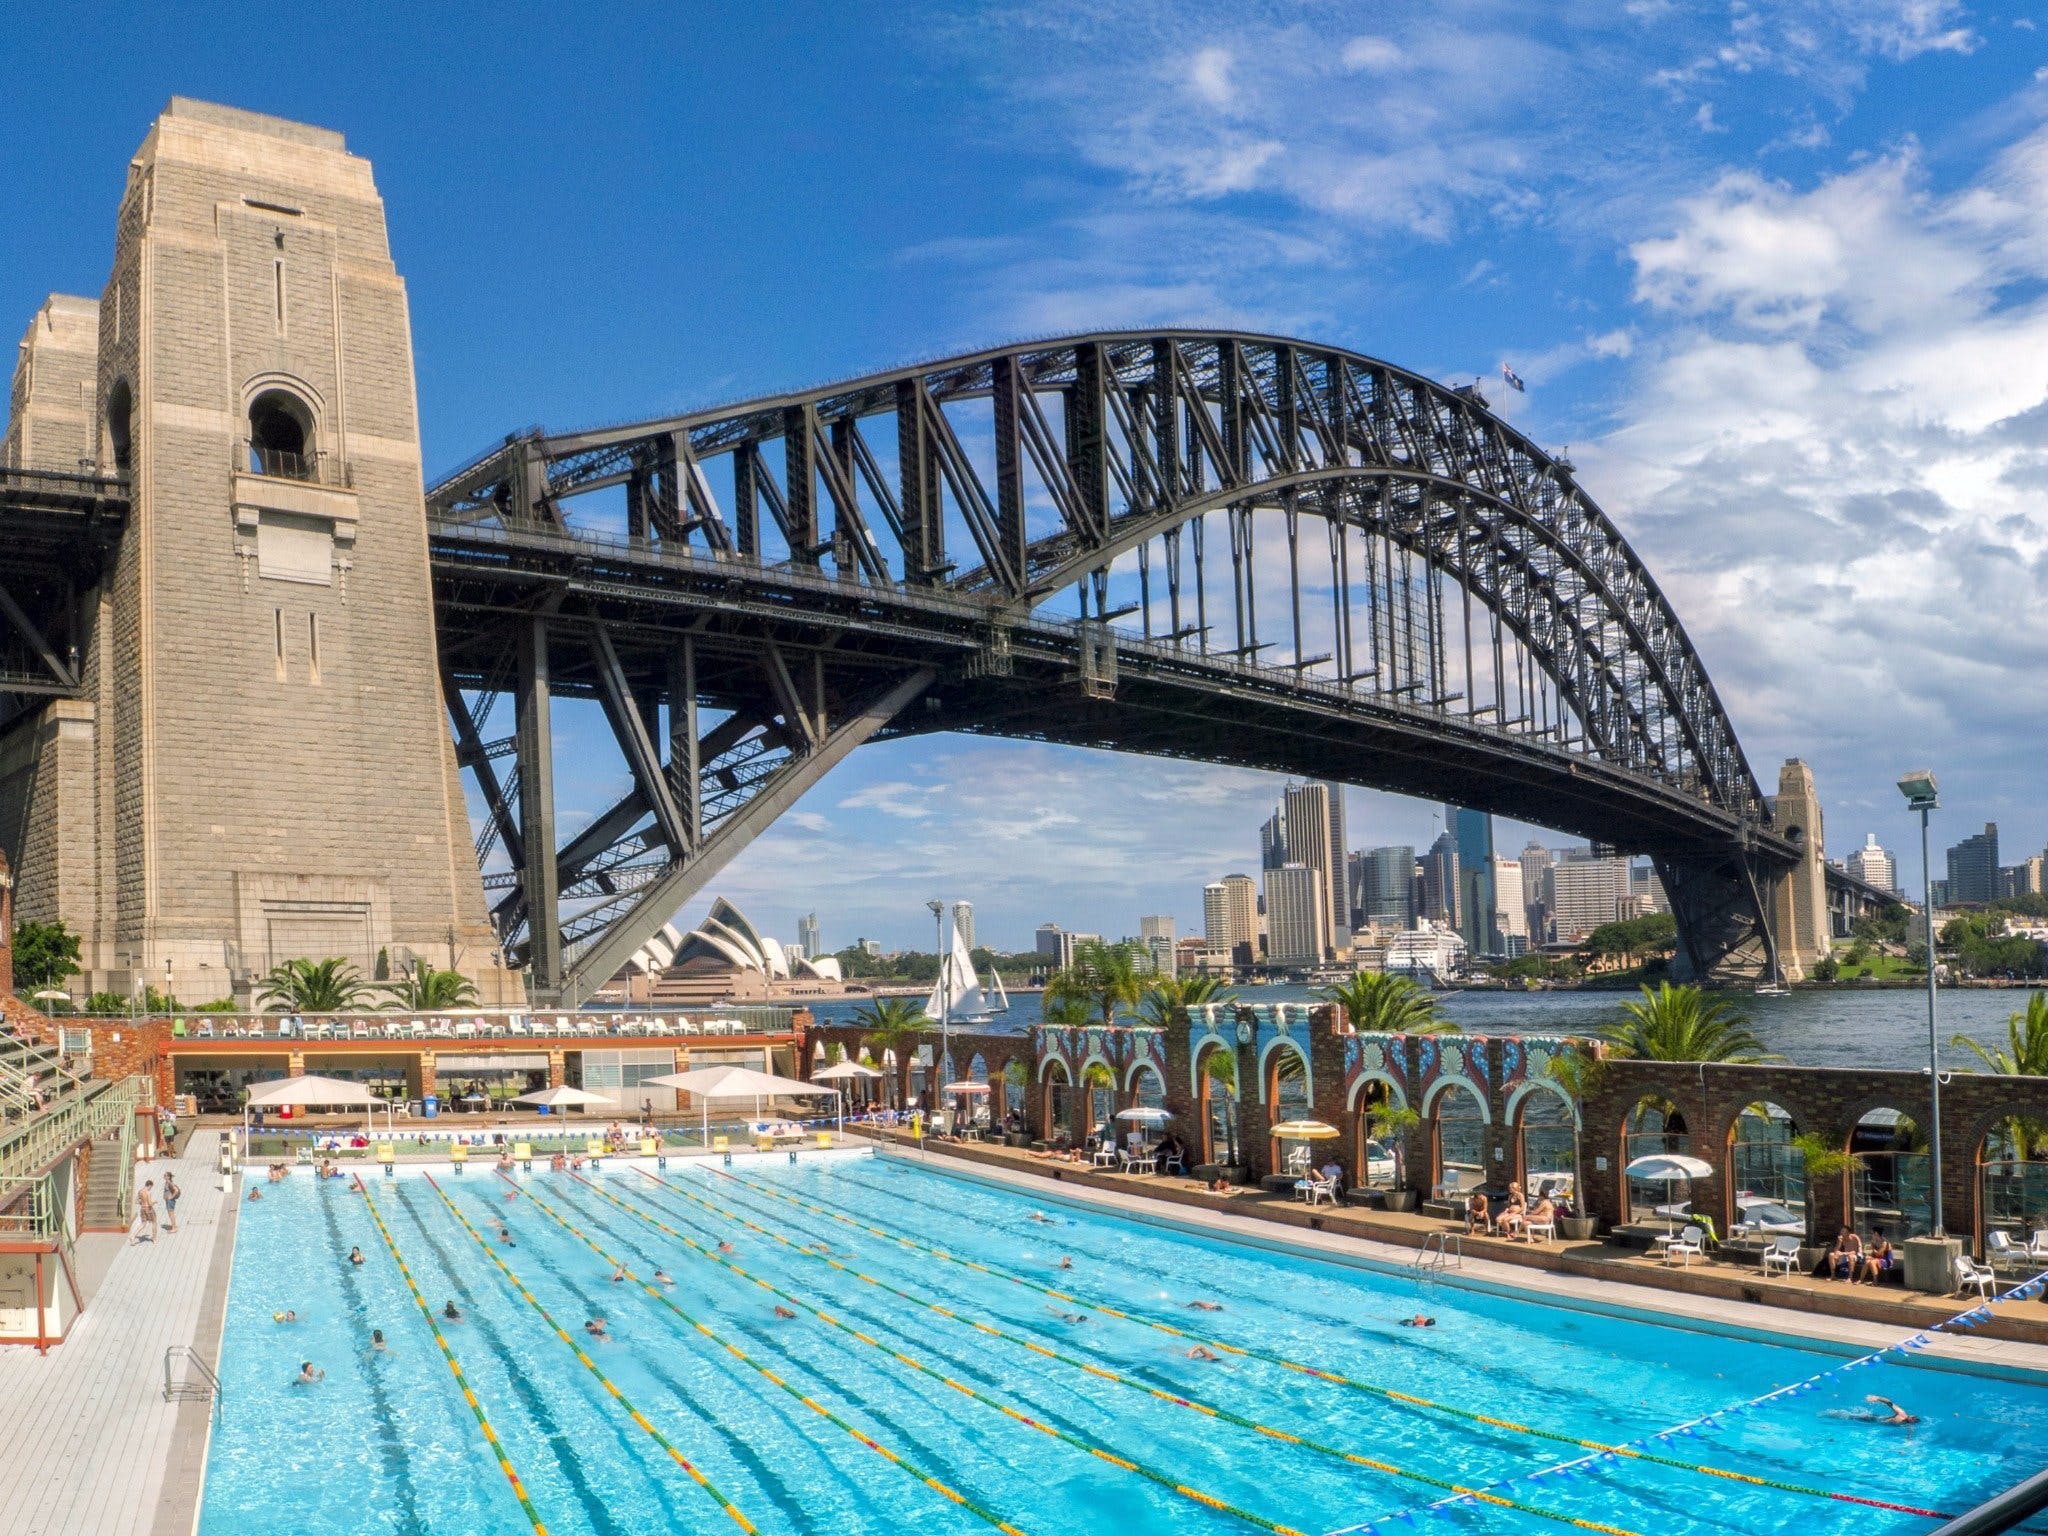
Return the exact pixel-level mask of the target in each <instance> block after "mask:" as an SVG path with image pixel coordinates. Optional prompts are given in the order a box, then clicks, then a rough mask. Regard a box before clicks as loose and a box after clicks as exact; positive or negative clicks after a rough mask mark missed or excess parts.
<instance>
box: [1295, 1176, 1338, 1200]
mask: <svg viewBox="0 0 2048 1536" xmlns="http://www.w3.org/2000/svg"><path fill="white" fill-rule="evenodd" d="M1294 1188H1295V1192H1296V1193H1297V1194H1299V1195H1300V1196H1301V1198H1302V1199H1304V1200H1306V1201H1307V1202H1308V1203H1309V1204H1310V1205H1314V1204H1315V1203H1316V1202H1317V1201H1319V1200H1327V1201H1329V1202H1330V1204H1332V1205H1335V1204H1336V1203H1337V1181H1336V1180H1335V1179H1326V1178H1324V1177H1323V1176H1322V1175H1321V1174H1320V1173H1312V1174H1309V1175H1308V1176H1307V1177H1306V1178H1304V1179H1302V1180H1301V1181H1300V1182H1299V1183H1297V1184H1296V1185H1295V1186H1294Z"/></svg>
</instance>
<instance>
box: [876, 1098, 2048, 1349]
mask: <svg viewBox="0 0 2048 1536" xmlns="http://www.w3.org/2000/svg"><path fill="white" fill-rule="evenodd" d="M863 1134H864V1135H868V1136H870V1137H871V1138H872V1139H873V1140H875V1141H877V1142H880V1143H881V1144H883V1145H884V1146H887V1147H889V1148H891V1149H892V1150H895V1151H897V1152H899V1153H903V1154H905V1155H907V1156H911V1157H918V1156H921V1155H925V1154H921V1153H919V1152H918V1151H917V1150H915V1147H914V1144H913V1143H911V1142H910V1140H909V1138H908V1137H907V1136H905V1135H903V1134H901V1133H897V1132H864V1133H863ZM925 1148H926V1153H928V1154H929V1155H930V1156H931V1157H933V1158H945V1159H949V1160H956V1161H958V1162H961V1163H964V1164H971V1165H973V1171H974V1172H976V1173H978V1174H981V1175H984V1176H987V1177H991V1178H994V1179H998V1180H1000V1181H1001V1182H1003V1183H1005V1184H1009V1185H1012V1186H1014V1187H1018V1188H1021V1189H1025V1190H1027V1191H1028V1190H1033V1189H1035V1190H1039V1191H1043V1190H1045V1187H1046V1185H1047V1184H1048V1183H1054V1182H1056V1183H1057V1184H1058V1185H1059V1187H1060V1194H1061V1195H1062V1197H1064V1198H1067V1199H1073V1200H1078V1201H1084V1202H1087V1203H1089V1204H1093V1205H1099V1206H1102V1207H1105V1208H1108V1209H1113V1210H1118V1211H1122V1212H1126V1213H1129V1214H1132V1215H1136V1216H1138V1217H1141V1218H1143V1217H1147V1216H1150V1217H1152V1218H1153V1219H1159V1218H1161V1217H1165V1218H1168V1219H1171V1220H1173V1221H1177V1222H1184V1223H1186V1224H1187V1225H1189V1226H1191V1227H1194V1228H1197V1229H1201V1230H1208V1231H1213V1232H1215V1233H1216V1234H1217V1235H1218V1236H1223V1237H1230V1238H1235V1239H1239V1240H1247V1239H1248V1240H1250V1241H1254V1242H1272V1241H1275V1240H1280V1241H1284V1242H1287V1243H1289V1244H1293V1245H1298V1246H1300V1247H1303V1248H1307V1249H1312V1250H1319V1251H1322V1252H1325V1253H1329V1254H1331V1255H1332V1256H1333V1257H1347V1256H1348V1257H1354V1258H1362V1259H1367V1260H1370V1261H1373V1262H1376V1263H1378V1264H1382V1265H1393V1266H1397V1267H1400V1268H1404V1269H1406V1268H1410V1267H1412V1266H1413V1265H1414V1263H1415V1260H1416V1258H1417V1254H1418V1250H1420V1249H1421V1247H1422V1245H1423V1243H1424V1242H1425V1241H1426V1240H1427V1238H1428V1236H1429V1234H1431V1233H1435V1232H1462V1230H1463V1228H1462V1225H1461V1224H1459V1223H1453V1222H1446V1221H1444V1220H1442V1219H1440V1218H1438V1217H1433V1216H1428V1215H1424V1214H1421V1213H1419V1212H1417V1213H1397V1212H1388V1211H1379V1210H1366V1209H1360V1208H1358V1207H1349V1206H1345V1207H1336V1208H1332V1207H1330V1206H1327V1205H1323V1206H1317V1207H1316V1208H1315V1209H1314V1210H1310V1209H1309V1207H1308V1206H1306V1205H1304V1204H1303V1203H1302V1202H1301V1201H1300V1200H1298V1199H1289V1198H1287V1197H1284V1196H1280V1195H1272V1194H1267V1193H1265V1192H1263V1191H1261V1190H1259V1189H1256V1188H1234V1189H1232V1190H1231V1191H1230V1193H1228V1194H1220V1195H1219V1194H1211V1193H1209V1192H1208V1191H1207V1190H1205V1189H1204V1188H1203V1187H1202V1186H1201V1185H1200V1184H1198V1183H1196V1182H1195V1181H1194V1180H1192V1179H1184V1178H1173V1177H1157V1176H1149V1175H1141V1174H1121V1173H1109V1172H1106V1171H1103V1170H1100V1169H1093V1168H1090V1167H1089V1166H1088V1165H1087V1164H1084V1163H1083V1164H1077V1163H1060V1162H1053V1161H1050V1160H1048V1159H1045V1158H1040V1157H1033V1156H1032V1155H1030V1154H1029V1153H1028V1152H1025V1151H1023V1150H1021V1149H1018V1148H1010V1147H1001V1146H991V1145H986V1144H981V1143H967V1144H960V1145H956V1144H952V1143H945V1142H927V1143H926V1144H925ZM1463 1249H1464V1258H1463V1262H1462V1264H1460V1265H1458V1266H1457V1267H1456V1268H1454V1269H1452V1270H1450V1271H1447V1272H1446V1276H1447V1278H1450V1279H1453V1280H1455V1279H1463V1280H1465V1281H1468V1282H1478V1283H1484V1284H1489V1285H1498V1286H1512V1287H1514V1288H1516V1289H1519V1290H1525V1291H1526V1290H1536V1291H1541V1292H1545V1293H1547V1294H1550V1295H1554V1296H1557V1297H1560V1298H1563V1299H1569V1300H1572V1301H1578V1302H1583V1303H1586V1304H1589V1305H1593V1306H1597V1307H1608V1308H1616V1307H1618V1308H1627V1309H1630V1310H1633V1311H1637V1312H1643V1313H1653V1314H1663V1315H1665V1316H1668V1317H1670V1318H1671V1319H1672V1321H1673V1322H1674V1323H1677V1324H1679V1325H1681V1326H1683V1325H1686V1324H1688V1323H1698V1322H1705V1323H1707V1324H1710V1325H1722V1326H1726V1327H1731V1328H1739V1329H1744V1330H1750V1331H1757V1330H1761V1331H1765V1332H1770V1333H1778V1334H1784V1335H1787V1336H1791V1337H1796V1338H1805V1339H1813V1340H1817V1341H1821V1342H1825V1343H1832V1344H1838V1345H1851V1346H1855V1347H1858V1348H1868V1349H1874V1348H1878V1347H1880V1346H1882V1345H1885V1344H1891V1343H1895V1342H1897V1341H1898V1339H1900V1338H1901V1337H1902V1336H1904V1335H1907V1334H1911V1333H1915V1332H1918V1331H1919V1330H1921V1329H1924V1328H1928V1327H1930V1326H1932V1325H1934V1324H1936V1323H1940V1322H1943V1321H1946V1320H1947V1319H1948V1318H1951V1317H1953V1316H1955V1315H1956V1314H1957V1313H1959V1312H1962V1311H1964V1310H1966V1309H1968V1308H1969V1307H1970V1306H1972V1305H1973V1304H1974V1303H1975V1300H1976V1298H1975V1296H1974V1294H1973V1295H1971V1296H1970V1297H1967V1298H1964V1297H1953V1296H1923V1295H1918V1294H1915V1293H1911V1292H1905V1291H1901V1290H1898V1289H1895V1288H1891V1287H1886V1288H1884V1289H1882V1290H1880V1289H1878V1288H1877V1287H1874V1286H1854V1287H1851V1286H1847V1285H1841V1284H1834V1283H1830V1282H1827V1281H1823V1280H1816V1279H1813V1278H1812V1277H1811V1276H1807V1275H1794V1276H1790V1277H1785V1276H1776V1275H1774V1276H1772V1277H1771V1278H1770V1279H1768V1280H1766V1279H1764V1278H1763V1277H1762V1276H1761V1275H1760V1274H1759V1273H1758V1271H1757V1270H1756V1269H1754V1268H1752V1267H1749V1266H1745V1265H1738V1264H1730V1263H1722V1262H1719V1261H1707V1262H1698V1263H1694V1264H1692V1265H1691V1266H1690V1267H1685V1268H1681V1267H1680V1266H1678V1265H1673V1264H1666V1263H1664V1262H1663V1261H1662V1260H1661V1259H1660V1258H1656V1257H1652V1256H1649V1255H1646V1254H1644V1253H1643V1252H1642V1251H1641V1250H1632V1249H1628V1248H1625V1247H1623V1246H1622V1245H1620V1244H1618V1243H1608V1242H1599V1241H1588V1242H1584V1243H1573V1242H1561V1243H1549V1244H1532V1243H1517V1242H1509V1241H1506V1240H1503V1239H1500V1238H1490V1237H1485V1236H1483V1235H1482V1236H1472V1237H1466V1238H1464V1239H1463ZM1926 1353H1928V1354H1933V1355H1939V1356H1944V1357H1947V1358H1949V1359H1953V1360H1956V1361H1958V1362H1967V1363H1971V1364H1977V1365H1983V1366H1989V1367H1993V1368H2004V1369H2012V1370H2025V1371H2036V1372H2044V1373H2048V1306H2044V1305H2043V1304H2042V1303H2041V1302H2039V1301H2023V1302H2010V1303H2008V1302H2000V1303H1998V1304H1997V1305H1996V1306H1995V1307H1994V1309H1993V1318H1992V1320H1991V1322H1990V1323H1987V1324H1985V1325H1983V1326H1981V1327H1979V1328H1976V1329H1973V1330H1971V1331H1970V1332H1968V1333H1955V1334H1948V1333H1944V1334H1939V1335H1937V1336H1936V1339H1935V1343H1934V1344H1933V1346H1932V1347H1931V1348H1930V1349H1929V1350H1928V1351H1927V1352H1926Z"/></svg>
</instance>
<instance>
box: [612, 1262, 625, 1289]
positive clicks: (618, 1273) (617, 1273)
mask: <svg viewBox="0 0 2048 1536" xmlns="http://www.w3.org/2000/svg"><path fill="white" fill-rule="evenodd" d="M625 1278H626V1266H625V1265H623V1264H615V1265H613V1266H612V1284H613V1285H619V1284H622V1283H623V1282H624V1281H625Z"/></svg>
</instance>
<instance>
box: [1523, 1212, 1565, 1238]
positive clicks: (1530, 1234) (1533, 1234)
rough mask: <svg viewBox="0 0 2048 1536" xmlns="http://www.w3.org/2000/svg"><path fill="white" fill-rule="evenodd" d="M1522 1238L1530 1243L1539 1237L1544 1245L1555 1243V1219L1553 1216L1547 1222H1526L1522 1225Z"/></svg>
mask: <svg viewBox="0 0 2048 1536" xmlns="http://www.w3.org/2000/svg"><path fill="white" fill-rule="evenodd" d="M1522 1236H1524V1237H1526V1238H1527V1239H1529V1241H1530V1242H1532V1243H1533V1242H1535V1241H1536V1239H1537V1238H1538V1237H1541V1238H1542V1239H1543V1241H1544V1242H1546V1243H1554V1242H1556V1241H1557V1218H1556V1217H1555V1216H1553V1217H1551V1218H1550V1220H1548V1221H1526V1222H1524V1223H1522Z"/></svg>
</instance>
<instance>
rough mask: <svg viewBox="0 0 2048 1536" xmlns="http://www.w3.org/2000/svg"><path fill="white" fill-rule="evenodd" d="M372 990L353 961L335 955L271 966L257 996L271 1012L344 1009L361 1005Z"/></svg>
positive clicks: (308, 1011) (318, 1011)
mask: <svg viewBox="0 0 2048 1536" xmlns="http://www.w3.org/2000/svg"><path fill="white" fill-rule="evenodd" d="M372 990H373V989H372V988H371V985H370V983H369V982H367V981H365V980H363V973H362V972H361V971H359V970H357V969H356V968H355V965H354V964H353V963H352V962H350V961H347V960H343V959H341V958H340V957H339V956H335V957H332V958H330V959H326V960H286V961H284V962H282V963H281V964H278V965H274V966H272V967H271V968H270V971H269V973H268V974H267V975H265V976H264V978H263V980H262V981H260V982H258V983H257V986H256V996H257V1000H258V1001H259V1002H261V1003H262V1004H263V1006H264V1007H265V1008H266V1009H268V1010H269V1011H270V1012H272V1013H345V1012H347V1011H348V1010H349V1009H351V1008H360V1007H362V1006H363V1005H364V1003H365V1001H366V1000H367V999H368V998H369V996H370V994H371V991H372Z"/></svg>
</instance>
